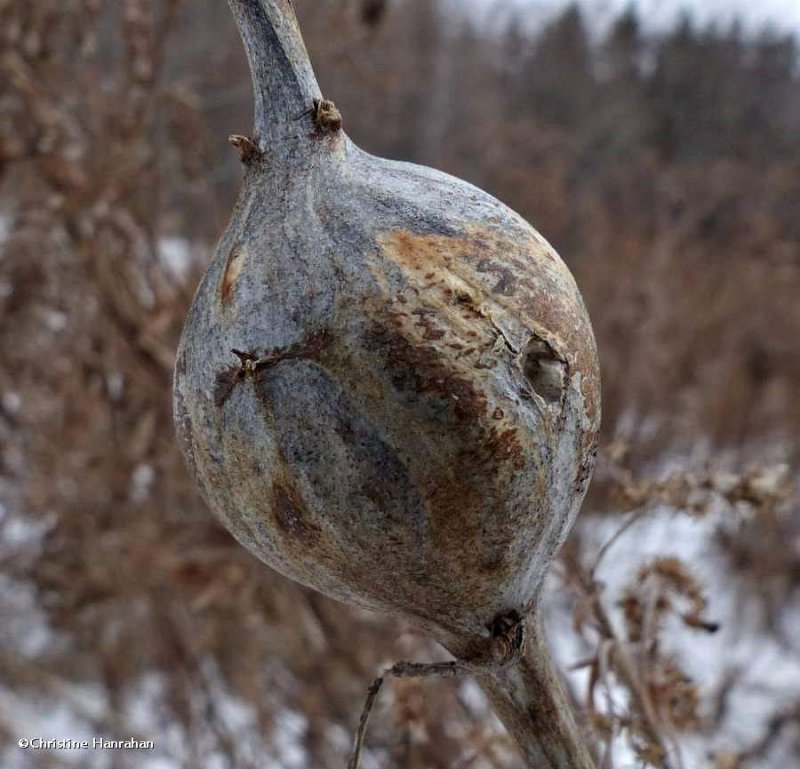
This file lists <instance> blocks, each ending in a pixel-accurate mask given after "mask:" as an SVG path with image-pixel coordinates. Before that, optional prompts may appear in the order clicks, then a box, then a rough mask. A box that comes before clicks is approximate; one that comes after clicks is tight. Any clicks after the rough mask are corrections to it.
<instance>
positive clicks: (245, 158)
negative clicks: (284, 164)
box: [228, 134, 261, 166]
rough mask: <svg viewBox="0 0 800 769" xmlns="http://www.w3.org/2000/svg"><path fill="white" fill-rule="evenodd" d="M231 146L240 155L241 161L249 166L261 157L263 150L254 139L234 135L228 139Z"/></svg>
mask: <svg viewBox="0 0 800 769" xmlns="http://www.w3.org/2000/svg"><path fill="white" fill-rule="evenodd" d="M228 141H229V142H230V144H231V146H232V147H233V148H234V149H235V150H236V152H238V153H239V160H241V161H242V163H243V164H244V165H246V166H249V165H250V164H251V163H252V162H253V161H254V160H256V159H257V158H259V157H261V150H260V149H259V148H258V145H257V144H256V143H255V141H254V140H253V139H251V138H250V137H249V136H242V135H241V134H232V135H231V136H229V137H228Z"/></svg>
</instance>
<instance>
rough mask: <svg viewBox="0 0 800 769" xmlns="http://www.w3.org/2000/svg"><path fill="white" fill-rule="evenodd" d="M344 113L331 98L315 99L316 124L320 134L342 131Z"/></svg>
mask: <svg viewBox="0 0 800 769" xmlns="http://www.w3.org/2000/svg"><path fill="white" fill-rule="evenodd" d="M343 123H344V121H343V119H342V113H341V112H339V110H338V109H337V107H336V105H335V104H334V103H333V102H332V101H331V100H330V99H314V125H315V126H316V127H317V131H318V132H319V133H320V134H325V133H335V132H337V131H340V130H341V128H342V124H343Z"/></svg>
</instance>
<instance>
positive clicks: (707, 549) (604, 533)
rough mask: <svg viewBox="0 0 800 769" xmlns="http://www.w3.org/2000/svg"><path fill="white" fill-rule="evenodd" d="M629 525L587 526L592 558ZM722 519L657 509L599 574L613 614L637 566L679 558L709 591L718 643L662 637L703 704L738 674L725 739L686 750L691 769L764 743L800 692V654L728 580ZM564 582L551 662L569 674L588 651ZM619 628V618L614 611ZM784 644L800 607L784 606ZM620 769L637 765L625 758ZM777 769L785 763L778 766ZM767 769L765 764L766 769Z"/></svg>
mask: <svg viewBox="0 0 800 769" xmlns="http://www.w3.org/2000/svg"><path fill="white" fill-rule="evenodd" d="M622 520H623V519H622V518H620V517H617V516H610V517H606V518H602V519H590V520H587V521H583V522H581V524H580V526H581V531H582V533H583V535H584V537H585V538H586V539H587V544H588V542H593V543H594V548H593V550H595V551H596V550H599V548H600V547H601V546H602V545H603V544H604V543H605V542H608V541H609V540H610V539H611V538H612V537H613V535H614V534H615V532H616V531H618V529H619V527H620V525H621V521H622ZM718 525H719V520H718V519H717V518H716V517H715V516H714V515H709V516H707V517H704V518H699V519H698V518H692V517H689V516H687V515H684V514H680V513H674V512H671V511H670V510H666V509H664V510H659V511H657V512H655V513H653V514H651V515H648V516H646V517H643V518H642V519H641V520H640V521H639V522H638V523H636V524H635V525H634V527H633V528H632V529H631V530H630V531H629V532H627V533H626V534H625V535H624V536H622V537H621V538H620V539H619V540H618V541H617V542H616V544H615V545H614V546H613V547H612V549H611V550H610V551H609V552H608V553H607V555H606V556H605V558H604V560H603V561H602V563H601V566H600V568H599V569H598V572H597V577H598V579H599V580H600V581H601V582H602V583H603V584H604V585H605V593H604V595H605V600H606V605H607V606H614V605H615V604H616V601H617V600H618V599H619V598H620V597H621V595H622V592H623V590H624V588H625V587H626V586H627V585H628V584H630V583H631V582H632V581H633V580H634V579H635V577H636V573H637V571H638V569H639V567H640V566H642V565H643V564H645V563H646V562H648V561H650V560H651V559H652V558H653V557H654V556H665V555H674V556H677V557H679V558H681V559H682V560H683V561H685V562H686V563H687V564H688V565H689V566H690V567H691V569H692V571H693V573H694V574H695V575H696V576H697V577H698V578H699V579H700V581H701V583H702V584H703V585H704V586H705V588H706V595H707V596H708V598H709V608H708V612H707V616H708V617H709V619H711V620H712V621H714V622H719V623H720V630H719V632H717V633H715V634H708V633H704V632H694V631H691V630H689V629H688V628H686V627H685V626H684V625H683V624H682V623H680V622H678V621H677V620H676V621H675V622H674V624H673V625H667V628H666V632H665V634H664V638H665V641H666V644H667V648H668V650H669V651H670V652H672V653H674V654H675V655H676V656H677V657H678V659H679V661H680V663H681V666H682V667H683V669H684V670H685V671H686V672H687V674H688V675H689V676H690V677H691V678H692V680H693V681H695V683H696V684H697V685H698V687H699V690H700V692H701V695H702V696H703V697H704V698H708V699H713V696H714V694H715V692H717V691H719V689H720V687H721V686H722V685H723V684H724V682H725V680H726V678H727V677H728V675H729V674H731V673H733V672H735V671H739V673H740V676H741V677H740V678H739V680H738V683H737V685H736V687H735V688H734V689H733V691H732V694H731V697H730V702H729V710H728V712H727V715H726V716H725V719H724V722H723V728H722V730H721V733H720V736H719V737H718V738H717V740H716V742H715V743H714V744H711V745H709V743H708V741H707V740H705V739H704V738H701V737H699V736H698V737H690V738H688V739H686V740H685V741H682V748H683V750H684V759H685V761H686V769H701V768H702V769H706V767H708V766H709V761H708V755H707V754H708V752H709V750H727V751H736V750H737V749H743V748H746V747H748V746H750V745H751V744H752V743H753V742H755V741H756V740H757V739H758V738H759V737H760V736H761V735H763V734H764V731H765V724H766V723H767V721H768V720H769V719H770V717H771V716H772V715H773V714H775V713H776V712H778V711H781V710H782V709H783V708H785V707H786V706H788V705H789V704H790V703H792V702H796V700H797V693H798V691H800V645H798V646H794V647H792V646H789V645H788V644H789V643H790V642H791V641H781V640H778V638H776V636H775V635H773V634H770V633H767V632H765V630H764V627H763V623H762V622H761V619H762V618H761V617H760V616H759V613H758V605H757V603H756V600H754V599H750V600H747V598H745V597H743V595H742V593H741V592H740V590H739V589H738V588H739V587H741V586H740V585H738V584H737V582H736V581H735V579H733V578H732V577H731V575H730V574H729V573H728V571H727V569H726V566H725V563H724V561H723V558H722V555H721V553H720V552H719V551H718V549H717V547H716V546H715V541H714V540H715V533H716V531H717V527H718ZM562 591H563V588H561V587H560V584H559V581H558V579H557V578H555V577H552V578H551V579H550V580H549V583H548V591H547V610H546V621H547V629H548V635H549V638H550V641H551V645H552V647H553V650H554V654H555V656H556V658H557V660H558V662H559V663H560V665H561V667H562V669H568V668H569V667H570V666H572V665H574V664H575V663H576V662H578V661H580V660H581V659H584V658H586V656H587V652H589V653H591V650H590V649H586V648H584V647H582V645H581V641H580V639H578V638H577V637H576V636H575V634H574V632H573V631H572V616H571V613H570V611H569V606H568V601H566V600H565V596H564V595H563V592H562ZM616 619H617V621H618V627H620V628H621V619H620V615H619V612H616ZM781 622H782V624H783V630H784V632H783V633H781V634H780V635H782V636H783V637H784V638H786V639H792V640H793V639H795V638H797V637H798V635H800V633H798V631H800V602H796V603H795V604H794V605H792V606H786V607H785V609H784V611H783V613H782V617H781ZM570 675H571V680H572V681H573V683H574V684H575V686H576V690H577V691H579V692H581V693H582V692H583V691H585V688H584V687H585V684H586V675H587V673H586V672H585V671H582V672H576V673H572V674H570ZM615 758H616V759H617V764H615V765H616V766H618V767H621V766H625V763H626V762H628V761H630V760H631V756H630V754H629V753H628V751H626V750H625V749H624V747H623V748H622V749H618V750H617V754H616V756H615ZM773 765H774V766H776V767H778V766H780V764H779V763H776V764H773ZM764 769H766V765H764Z"/></svg>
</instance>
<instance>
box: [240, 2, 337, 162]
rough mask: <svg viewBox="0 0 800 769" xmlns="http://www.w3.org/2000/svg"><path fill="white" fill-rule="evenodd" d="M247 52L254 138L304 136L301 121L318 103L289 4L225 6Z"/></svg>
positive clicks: (315, 86) (303, 123)
mask: <svg viewBox="0 0 800 769" xmlns="http://www.w3.org/2000/svg"><path fill="white" fill-rule="evenodd" d="M228 5H230V8H231V11H232V12H233V15H234V17H235V19H236V24H237V26H238V27H239V33H240V35H241V37H242V42H243V43H244V48H245V51H246V52H247V60H248V61H249V63H250V72H251V75H252V78H253V91H254V95H255V133H256V138H257V140H258V141H259V143H260V144H261V145H262V149H264V145H265V143H266V142H267V141H268V140H269V139H275V138H279V137H281V136H285V135H286V134H296V133H299V132H300V131H302V130H306V131H307V126H308V124H307V123H306V122H305V121H301V120H299V118H300V117H301V116H302V115H303V113H304V112H308V111H310V110H311V108H312V106H313V103H314V100H315V99H320V98H321V96H322V95H321V93H320V90H319V85H318V84H317V79H316V77H315V76H314V70H313V69H312V68H311V61H310V60H309V57H308V52H307V51H306V46H305V43H304V42H303V37H302V35H301V34H300V29H299V27H298V25H297V18H296V17H295V14H294V10H293V9H292V5H291V3H290V1H289V0H228Z"/></svg>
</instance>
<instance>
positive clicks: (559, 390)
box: [522, 339, 566, 405]
mask: <svg viewBox="0 0 800 769" xmlns="http://www.w3.org/2000/svg"><path fill="white" fill-rule="evenodd" d="M524 356H525V357H524V359H523V364H522V370H523V372H524V374H525V378H526V379H527V380H528V382H529V383H530V385H531V387H532V388H533V391H534V392H535V393H536V394H537V395H538V396H539V397H541V398H542V399H543V400H544V401H545V403H547V404H548V405H553V404H558V403H561V396H562V394H563V392H564V379H565V376H564V374H565V368H566V366H565V365H564V362H563V361H562V360H559V359H558V358H557V357H556V354H555V352H554V351H553V348H552V347H551V346H550V345H549V344H548V343H547V342H545V341H543V340H541V339H535V340H534V341H532V342H531V343H530V344H529V345H528V347H527V348H526V350H525V353H524Z"/></svg>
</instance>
